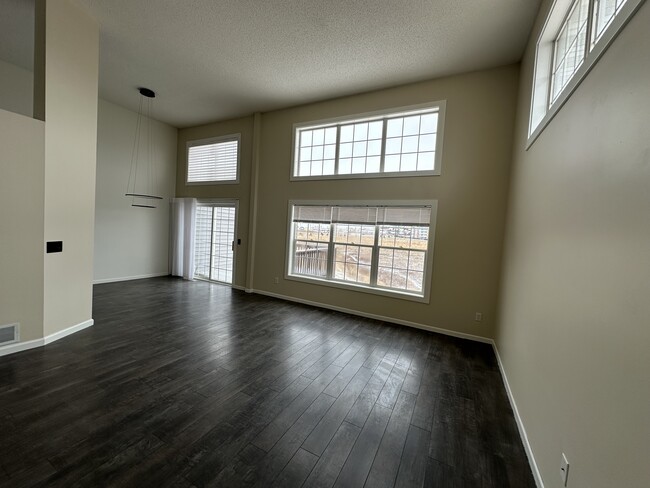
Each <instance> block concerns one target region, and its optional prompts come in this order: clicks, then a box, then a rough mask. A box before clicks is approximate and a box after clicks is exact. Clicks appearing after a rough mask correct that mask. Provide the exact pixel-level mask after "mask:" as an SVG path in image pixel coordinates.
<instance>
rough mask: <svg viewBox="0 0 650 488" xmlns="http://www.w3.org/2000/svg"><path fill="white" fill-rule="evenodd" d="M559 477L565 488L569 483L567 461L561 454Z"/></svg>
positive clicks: (564, 455)
mask: <svg viewBox="0 0 650 488" xmlns="http://www.w3.org/2000/svg"><path fill="white" fill-rule="evenodd" d="M560 477H561V478H562V486H566V485H567V482H568V481H569V461H567V458H566V454H564V453H562V463H561V464H560Z"/></svg>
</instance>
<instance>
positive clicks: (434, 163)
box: [292, 103, 444, 179]
mask: <svg viewBox="0 0 650 488" xmlns="http://www.w3.org/2000/svg"><path fill="white" fill-rule="evenodd" d="M443 118H444V104H443V103H438V104H436V105H429V106H427V107H426V108H418V109H411V110H400V111H398V112H397V111H396V112H393V113H388V114H379V115H366V116H358V117H354V118H350V119H347V120H342V121H334V122H331V123H327V122H324V123H318V124H309V125H306V126H298V127H296V129H295V133H294V138H295V147H294V164H293V173H292V177H293V178H296V179H300V178H352V177H371V176H407V175H408V176H411V175H433V174H440V152H441V141H442V126H443Z"/></svg>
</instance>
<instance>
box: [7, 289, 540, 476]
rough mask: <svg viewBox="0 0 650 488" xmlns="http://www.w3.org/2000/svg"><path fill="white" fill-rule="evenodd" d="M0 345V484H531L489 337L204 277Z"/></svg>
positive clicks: (103, 300) (117, 299)
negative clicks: (39, 343) (72, 328)
mask: <svg viewBox="0 0 650 488" xmlns="http://www.w3.org/2000/svg"><path fill="white" fill-rule="evenodd" d="M93 316H94V319H95V326H94V327H91V328H88V329H86V330H83V331H81V332H79V333H77V334H74V335H72V336H70V337H67V338H65V339H62V340H60V341H58V342H55V343H52V344H50V345H48V346H45V347H44V348H39V349H34V350H31V351H26V352H22V353H18V354H14V355H11V356H5V357H0V436H1V437H0V439H1V440H0V485H2V486H10V487H23V486H25V487H27V486H47V487H58V486H60V487H73V486H84V487H85V486H87V487H100V486H119V487H125V486H132V487H147V486H154V487H159V486H174V487H191V486H195V487H203V486H223V487H237V486H260V487H271V486H277V487H300V486H303V487H348V486H350V487H354V486H357V487H362V486H366V487H392V486H397V487H411V486H431V487H441V488H447V487H459V488H465V487H484V488H486V487H498V488H505V487H516V488H526V487H534V486H535V485H534V481H533V478H532V475H531V472H530V469H529V466H528V463H527V459H526V455H525V452H524V449H523V446H522V444H521V440H520V438H519V434H518V431H517V427H516V424H515V420H514V417H513V414H512V410H511V408H510V405H509V403H508V400H507V396H506V392H505V389H504V386H503V383H502V380H501V377H500V374H499V371H498V368H497V364H496V360H495V357H494V354H493V352H492V349H491V347H490V346H488V345H485V344H479V343H474V342H470V341H465V340H460V339H454V338H450V337H446V336H442V335H438V334H433V333H428V332H424V331H420V330H415V329H409V328H406V327H402V326H396V325H391V324H387V323H383V322H378V321H375V320H369V319H363V318H359V317H353V316H349V315H346V314H342V313H338V312H333V311H327V310H320V309H315V308H310V307H307V306H302V305H297V304H293V303H288V302H283V301H280V300H276V299H272V298H267V297H263V296H259V295H248V294H246V293H243V292H240V291H235V290H231V289H230V288H227V287H223V286H219V285H214V284H209V283H204V282H186V281H182V280H180V279H173V278H155V279H148V280H139V281H131V282H123V283H113V284H104V285H98V286H95V298H94V311H93Z"/></svg>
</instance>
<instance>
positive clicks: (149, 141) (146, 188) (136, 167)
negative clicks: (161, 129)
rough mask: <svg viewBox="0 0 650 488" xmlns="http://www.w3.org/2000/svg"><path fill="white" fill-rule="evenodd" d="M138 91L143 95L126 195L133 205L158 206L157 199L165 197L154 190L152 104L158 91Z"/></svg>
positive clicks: (142, 89)
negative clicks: (156, 193)
mask: <svg viewBox="0 0 650 488" xmlns="http://www.w3.org/2000/svg"><path fill="white" fill-rule="evenodd" d="M138 91H139V92H140V95H141V97H140V106H139V108H138V118H137V121H136V126H135V138H134V140H133V151H132V152H131V171H130V172H129V181H128V183H127V186H126V193H125V196H127V197H131V206H132V207H143V208H156V205H155V203H156V201H157V200H162V199H163V197H160V196H157V195H155V192H154V186H155V182H156V174H155V169H156V167H155V154H154V148H155V145H154V142H153V123H152V121H151V105H152V104H153V99H154V98H155V97H156V93H155V92H154V91H153V90H150V89H149V88H138ZM143 126H144V127H143Z"/></svg>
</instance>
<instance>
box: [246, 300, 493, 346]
mask: <svg viewBox="0 0 650 488" xmlns="http://www.w3.org/2000/svg"><path fill="white" fill-rule="evenodd" d="M246 292H248V293H251V292H252V293H257V294H258V295H266V296H269V297H273V298H279V299H280V300H287V301H289V302H296V303H302V304H304V305H311V306H312V307H319V308H326V309H328V310H336V311H337V312H344V313H349V314H350V315H358V316H360V317H366V318H368V319H375V320H381V321H383V322H391V323H394V324H399V325H405V326H407V327H413V328H415V329H422V330H427V331H429V332H437V333H439V334H444V335H448V336H452V337H458V338H460V339H469V340H470V341H477V342H483V343H486V344H492V343H493V341H492V339H489V338H488V337H481V336H477V335H473V334H466V333H464V332H456V331H454V330H449V329H443V328H440V327H434V326H432V325H425V324H420V323H417V322H411V321H408V320H402V319H396V318H394V317H386V316H384V315H377V314H374V313H367V312H360V311H358V310H352V309H351V308H343V307H337V306H336V305H329V304H326V303H320V302H313V301H311V300H303V299H302V298H295V297H290V296H287V295H280V294H279V293H272V292H269V291H263V290H250V291H249V290H246Z"/></svg>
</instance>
